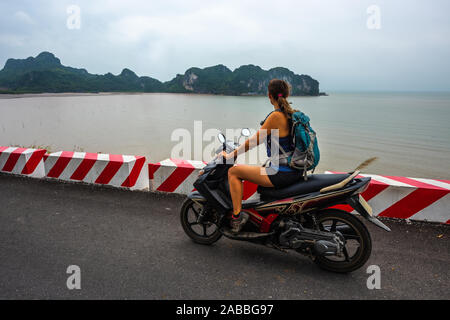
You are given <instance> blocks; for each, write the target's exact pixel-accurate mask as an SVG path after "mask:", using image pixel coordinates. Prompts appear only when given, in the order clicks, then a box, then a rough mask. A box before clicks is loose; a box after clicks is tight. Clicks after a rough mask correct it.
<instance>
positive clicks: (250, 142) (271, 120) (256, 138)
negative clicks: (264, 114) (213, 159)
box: [222, 112, 283, 159]
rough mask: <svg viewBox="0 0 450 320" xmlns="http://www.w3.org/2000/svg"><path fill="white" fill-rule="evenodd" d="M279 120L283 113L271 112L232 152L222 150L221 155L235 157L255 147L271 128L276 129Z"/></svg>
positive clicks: (279, 122) (228, 157) (279, 123)
mask: <svg viewBox="0 0 450 320" xmlns="http://www.w3.org/2000/svg"><path fill="white" fill-rule="evenodd" d="M281 121H283V115H282V114H281V113H280V112H273V113H272V114H271V115H270V116H269V117H268V118H267V119H266V121H265V122H264V124H263V125H262V126H261V128H259V130H258V131H257V132H256V133H255V134H254V135H253V136H251V137H250V138H248V139H247V140H245V142H244V143H243V144H241V145H240V146H239V147H237V148H236V149H235V150H234V151H233V152H231V153H228V154H227V153H226V152H225V151H224V152H223V153H222V154H223V156H224V157H225V158H226V159H231V158H234V159H236V158H237V157H238V155H240V154H243V153H245V152H247V151H248V150H250V149H252V148H254V147H256V146H257V145H259V144H260V143H262V142H263V141H264V140H265V139H266V137H267V136H268V135H269V134H271V131H272V130H275V129H278V128H279V127H280V125H281Z"/></svg>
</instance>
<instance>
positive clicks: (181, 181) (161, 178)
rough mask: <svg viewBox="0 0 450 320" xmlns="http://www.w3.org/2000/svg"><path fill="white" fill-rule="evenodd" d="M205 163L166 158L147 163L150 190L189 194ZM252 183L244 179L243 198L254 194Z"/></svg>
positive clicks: (248, 197)
mask: <svg viewBox="0 0 450 320" xmlns="http://www.w3.org/2000/svg"><path fill="white" fill-rule="evenodd" d="M205 165H206V163H205V162H203V161H195V160H182V159H172V158H171V159H166V160H163V161H161V162H158V163H149V165H148V170H149V178H150V181H151V182H150V185H151V188H150V189H151V190H152V191H163V192H173V193H181V194H189V193H190V192H191V191H193V190H194V186H193V183H194V182H195V180H196V179H197V177H198V174H199V172H200V170H201V169H202V168H203V167H204V166H205ZM257 187H258V186H257V185H255V184H254V183H250V182H248V181H244V200H247V199H250V198H251V197H253V196H256V195H257V193H256V188H257Z"/></svg>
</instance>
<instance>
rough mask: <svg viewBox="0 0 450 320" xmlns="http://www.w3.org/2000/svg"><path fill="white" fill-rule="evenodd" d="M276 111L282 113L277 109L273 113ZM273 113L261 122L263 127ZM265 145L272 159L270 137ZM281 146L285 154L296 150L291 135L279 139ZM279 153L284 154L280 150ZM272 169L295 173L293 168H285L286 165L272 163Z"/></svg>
mask: <svg viewBox="0 0 450 320" xmlns="http://www.w3.org/2000/svg"><path fill="white" fill-rule="evenodd" d="M275 111H279V112H282V111H281V110H280V109H275V110H274V111H272V112H275ZM272 112H271V113H269V114H268V115H267V117H266V118H265V119H264V120H263V121H261V125H263V124H264V122H265V121H266V120H267V118H268V117H269V116H270V115H271V114H272ZM265 143H266V149H267V156H268V157H269V158H270V157H271V156H272V155H271V140H270V135H267V138H266V141H265ZM279 144H280V146H281V147H282V148H283V150H284V151H285V152H290V151H293V150H294V145H293V143H292V139H291V135H290V134H289V135H288V136H286V137H280V138H279ZM278 152H279V154H282V151H281V150H278ZM270 167H272V168H274V169H277V170H279V171H285V172H292V171H295V169H292V168H291V167H289V166H285V165H280V166H274V165H273V164H272V163H270Z"/></svg>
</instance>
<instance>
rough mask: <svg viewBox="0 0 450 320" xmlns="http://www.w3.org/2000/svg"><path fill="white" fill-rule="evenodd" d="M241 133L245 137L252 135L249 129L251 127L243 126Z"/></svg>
mask: <svg viewBox="0 0 450 320" xmlns="http://www.w3.org/2000/svg"><path fill="white" fill-rule="evenodd" d="M241 134H242V135H243V136H244V137H249V136H250V130H249V128H243V129H242V130H241Z"/></svg>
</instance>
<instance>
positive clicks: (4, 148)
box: [0, 147, 9, 154]
mask: <svg viewBox="0 0 450 320" xmlns="http://www.w3.org/2000/svg"><path fill="white" fill-rule="evenodd" d="M8 148H9V147H0V154H2V152H3V151H5V150H6V149H8Z"/></svg>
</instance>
